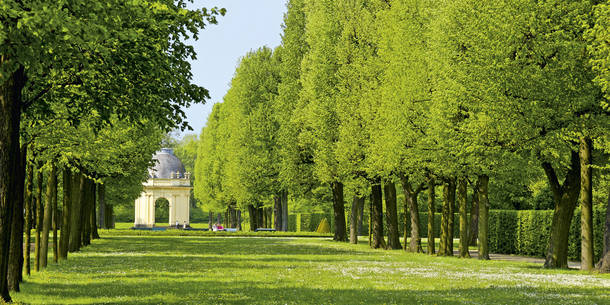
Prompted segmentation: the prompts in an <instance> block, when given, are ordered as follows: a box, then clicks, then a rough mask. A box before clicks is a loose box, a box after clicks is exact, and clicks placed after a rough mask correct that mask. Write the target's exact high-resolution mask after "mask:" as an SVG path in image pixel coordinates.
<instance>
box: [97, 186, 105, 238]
mask: <svg viewBox="0 0 610 305" xmlns="http://www.w3.org/2000/svg"><path fill="white" fill-rule="evenodd" d="M105 187H106V186H105V185H104V184H103V183H102V184H98V185H97V200H98V203H99V207H98V211H97V214H98V215H97V223H98V227H99V228H100V229H106V222H105V220H106V197H105V192H104V188H105Z"/></svg>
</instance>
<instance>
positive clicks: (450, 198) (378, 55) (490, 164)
mask: <svg viewBox="0 0 610 305" xmlns="http://www.w3.org/2000/svg"><path fill="white" fill-rule="evenodd" d="M609 16H610V9H609V6H608V4H607V3H605V4H598V3H597V1H576V2H574V1H562V0H548V1H532V0H519V1H513V0H511V1H503V0H501V1H483V2H481V1H474V0H459V1H445V0H435V1H419V0H389V1H388V0H373V1H362V0H315V1H314V0H290V1H288V11H287V13H286V15H285V17H284V25H283V35H282V44H281V45H280V46H279V47H278V48H277V49H275V50H271V49H269V48H266V47H265V48H261V49H259V50H256V51H252V52H250V53H248V54H247V55H246V56H244V57H243V58H242V60H241V62H240V63H239V65H238V67H237V69H236V72H235V75H234V78H233V80H232V82H231V88H230V89H229V91H228V93H227V95H226V96H225V98H224V102H223V103H221V104H216V105H214V108H213V111H212V113H211V115H210V117H209V119H208V123H207V126H206V127H205V128H204V129H203V130H202V133H201V138H200V142H199V150H198V152H197V155H198V158H197V161H196V163H195V196H196V197H197V198H198V199H199V200H200V201H201V202H203V203H204V205H205V206H206V207H207V208H209V209H210V210H222V209H226V208H227V207H228V206H230V207H233V208H240V209H244V210H245V209H248V211H249V212H250V218H251V221H252V219H258V217H257V216H255V215H256V213H257V212H258V211H259V210H261V209H262V208H263V207H264V206H265V205H267V206H268V205H269V202H272V205H273V207H274V212H275V215H276V216H275V217H276V219H275V223H276V228H277V229H281V228H283V227H285V221H286V219H287V217H286V215H287V211H288V207H287V202H288V198H289V197H290V198H301V197H307V196H311V194H312V191H313V190H316V189H318V188H319V186H320V185H325V186H327V188H328V189H329V191H330V192H329V193H330V194H332V204H333V211H334V239H335V240H340V241H345V240H347V228H346V221H345V219H346V218H345V204H344V201H345V199H344V197H345V194H350V195H351V196H353V201H352V202H353V203H352V206H351V209H350V210H351V213H352V217H351V219H352V221H351V223H352V225H354V226H353V227H352V228H351V232H352V234H350V240H351V241H352V242H356V241H357V238H356V234H355V232H356V230H357V225H356V223H357V221H356V220H357V219H358V216H357V215H358V214H361V212H362V210H363V208H364V199H365V198H369V197H370V202H371V203H370V209H369V214H370V217H371V220H370V221H371V229H370V231H371V235H372V240H371V246H372V247H374V248H378V247H387V248H391V249H398V248H401V244H400V239H399V236H400V233H401V232H400V231H401V228H399V227H398V222H397V215H398V213H397V192H396V184H397V183H398V184H399V185H400V188H401V189H402V191H403V193H404V199H405V200H404V206H403V208H404V215H408V216H405V217H409V219H410V220H409V221H410V222H411V224H412V225H411V231H410V232H407V231H406V229H403V232H402V233H403V234H404V238H405V239H404V240H405V243H406V241H407V238H410V242H409V245H408V246H407V245H405V246H404V248H405V249H406V250H410V251H414V252H422V251H423V249H422V246H421V241H420V232H419V229H418V228H419V217H418V214H417V213H418V211H419V207H418V195H419V194H420V193H422V192H423V191H424V190H427V191H426V192H427V196H426V197H427V198H428V201H429V202H428V204H427V205H428V210H429V213H428V215H429V219H428V237H429V238H431V237H434V230H433V227H434V223H433V222H434V213H435V208H434V207H435V204H434V200H435V198H436V194H435V189H436V187H437V186H442V189H443V194H442V201H443V202H442V211H441V213H442V220H441V222H442V223H441V236H440V248H439V249H434V248H435V246H434V243H433V242H429V243H428V249H427V252H428V253H429V254H435V253H438V254H440V255H453V222H454V219H453V218H454V216H453V215H454V213H458V212H459V222H460V243H459V249H460V256H462V257H467V256H468V255H469V254H468V251H467V249H468V244H469V243H470V241H471V240H472V239H475V240H476V238H477V237H478V241H479V257H480V258H482V259H488V258H489V256H488V250H487V227H488V224H487V221H488V216H487V215H488V209H489V206H490V203H489V198H488V193H489V192H488V189H489V183H490V182H489V181H490V179H491V180H492V181H494V180H493V179H499V178H500V177H503V178H502V179H504V180H507V179H506V177H510V179H514V180H524V179H528V177H526V176H527V175H529V174H530V173H531V171H530V170H529V169H528V168H531V167H532V166H536V167H537V168H538V170H539V171H540V172H543V175H545V176H546V180H547V182H548V187H549V189H550V191H551V193H552V200H553V205H554V217H553V222H552V229H551V234H550V236H549V244H548V255H547V257H546V262H545V266H546V267H549V268H566V267H567V250H568V249H567V245H568V231H569V228H570V222H571V219H572V216H573V213H574V210H575V208H576V207H577V206H578V205H579V202H580V206H581V209H582V249H583V250H582V268H583V269H585V270H590V269H592V268H593V264H594V262H593V248H592V247H593V242H592V241H593V234H594V232H593V227H592V204H593V185H594V184H593V179H596V181H598V182H599V183H596V184H595V186H596V188H597V190H598V193H599V192H607V191H608V189H609V184H608V175H607V173H606V172H605V170H607V168H608V162H607V160H608V158H607V157H608V155H607V154H608V152H609V151H610V141H609V140H610V139H609V136H610V133H609V132H608V131H609V130H610V120H609V110H610V109H608V102H607V99H608V97H609V94H610V93H609V92H610V89H609V88H610V86H609V84H610V74H609V73H608V71H610V69H609V67H610V57H609V56H608V54H609V50H610V45H609V43H608V31H607V29H608V27H607V25H608V23H609V22H610V18H609ZM604 95H605V96H604ZM594 168H596V169H601V170H599V171H596V172H595V175H594V174H593V169H594ZM510 179H509V180H510ZM469 184H470V185H471V188H472V189H473V190H474V191H472V193H473V199H474V200H473V202H474V204H472V205H471V206H472V207H473V209H472V211H470V213H469V211H468V209H467V207H468V205H467V202H468V199H467V198H468V189H469V187H468V186H469ZM289 195H290V196H289ZM384 198H385V209H384V207H383V201H384ZM579 199H580V200H579ZM604 204H605V203H604ZM384 213H385V215H386V219H387V221H386V222H387V234H388V239H387V242H386V241H385V239H384ZM469 214H470V215H469ZM477 214H478V215H477ZM470 218H472V220H471V219H470ZM406 222H407V221H405V223H406ZM258 225H259V224H257V223H253V225H252V228H256V227H257V226H258ZM471 226H472V228H471ZM469 228H470V229H469ZM595 234H603V232H595ZM477 235H478V236H477ZM473 237H474V238H473ZM608 244H610V242H608ZM605 253H607V251H606V252H605ZM609 259H610V258H609V257H608V255H607V254H606V256H605V262H606V264H607V263H608V260H609Z"/></svg>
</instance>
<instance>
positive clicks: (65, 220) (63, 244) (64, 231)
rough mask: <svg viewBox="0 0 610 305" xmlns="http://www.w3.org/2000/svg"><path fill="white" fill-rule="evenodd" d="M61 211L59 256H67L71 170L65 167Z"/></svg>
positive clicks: (61, 257)
mask: <svg viewBox="0 0 610 305" xmlns="http://www.w3.org/2000/svg"><path fill="white" fill-rule="evenodd" d="M62 180H63V181H62V182H63V205H64V207H63V211H62V213H61V234H60V236H59V258H60V259H66V258H68V249H69V245H70V235H71V231H72V230H71V228H70V225H71V221H72V189H73V188H72V182H73V180H74V179H73V177H72V172H71V171H70V169H68V168H65V169H64V171H63V177H62Z"/></svg>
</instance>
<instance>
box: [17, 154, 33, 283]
mask: <svg viewBox="0 0 610 305" xmlns="http://www.w3.org/2000/svg"><path fill="white" fill-rule="evenodd" d="M26 176H27V178H26V179H27V180H26V182H25V183H26V184H25V198H24V204H25V250H23V263H24V265H25V266H24V268H25V274H27V275H30V271H31V266H30V252H31V248H30V247H31V244H30V238H31V237H32V219H33V217H32V214H33V213H32V211H33V209H34V200H35V199H34V164H33V163H31V162H30V163H29V164H28V165H27V173H26ZM20 272H21V271H20Z"/></svg>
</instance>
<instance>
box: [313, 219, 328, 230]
mask: <svg viewBox="0 0 610 305" xmlns="http://www.w3.org/2000/svg"><path fill="white" fill-rule="evenodd" d="M316 233H330V224H329V223H328V220H327V219H326V218H324V219H322V221H320V224H319V225H318V228H317V229H316Z"/></svg>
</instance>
